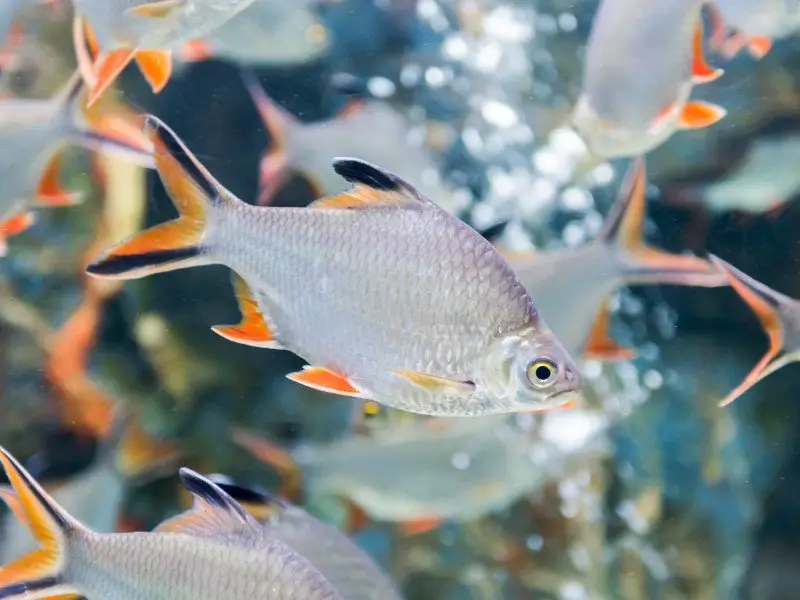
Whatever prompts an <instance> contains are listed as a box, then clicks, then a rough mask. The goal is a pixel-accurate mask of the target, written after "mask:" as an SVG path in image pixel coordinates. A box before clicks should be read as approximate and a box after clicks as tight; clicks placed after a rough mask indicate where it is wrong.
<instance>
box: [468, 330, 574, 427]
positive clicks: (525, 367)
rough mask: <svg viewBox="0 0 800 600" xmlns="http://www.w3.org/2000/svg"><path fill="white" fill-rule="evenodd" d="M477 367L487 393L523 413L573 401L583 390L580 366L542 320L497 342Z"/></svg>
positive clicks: (480, 383) (480, 381) (481, 384)
mask: <svg viewBox="0 0 800 600" xmlns="http://www.w3.org/2000/svg"><path fill="white" fill-rule="evenodd" d="M477 368H478V370H479V371H480V373H479V374H478V376H477V377H476V378H475V381H476V383H477V384H478V386H479V387H480V388H482V389H483V391H484V393H486V394H487V395H489V396H494V397H495V398H496V399H497V400H499V401H501V402H503V403H505V404H507V405H510V406H512V407H513V408H514V409H515V410H518V411H520V412H527V411H537V410H545V409H550V408H553V407H558V406H562V405H564V404H566V403H569V402H573V401H575V400H576V399H577V396H578V392H579V391H580V389H581V376H580V371H579V369H578V365H576V364H575V362H574V361H573V360H572V357H571V356H570V355H569V353H568V352H567V351H566V350H565V349H564V347H563V346H562V345H561V342H560V341H559V340H558V339H557V338H556V336H555V335H554V334H553V333H552V332H551V331H550V330H549V329H548V328H546V327H545V326H544V324H543V323H542V322H541V321H539V326H537V327H535V328H530V329H527V330H524V331H522V332H516V333H514V334H512V335H507V336H506V337H504V338H502V339H500V340H498V341H497V342H495V343H494V344H493V346H492V347H490V349H489V352H488V354H487V356H486V359H485V360H484V361H480V362H479V363H478V367H477Z"/></svg>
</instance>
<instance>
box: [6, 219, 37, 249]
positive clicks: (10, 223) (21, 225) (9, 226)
mask: <svg viewBox="0 0 800 600" xmlns="http://www.w3.org/2000/svg"><path fill="white" fill-rule="evenodd" d="M35 222H36V215H35V214H34V213H32V212H30V211H28V212H23V213H19V214H17V215H14V216H13V217H9V218H8V219H6V220H5V221H3V222H2V223H0V256H5V255H6V252H7V248H6V240H7V239H8V238H10V237H13V236H15V235H19V234H20V233H22V232H23V231H25V230H26V229H28V228H30V227H31V225H33V224H34V223H35Z"/></svg>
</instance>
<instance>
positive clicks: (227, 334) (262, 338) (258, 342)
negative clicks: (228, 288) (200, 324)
mask: <svg viewBox="0 0 800 600" xmlns="http://www.w3.org/2000/svg"><path fill="white" fill-rule="evenodd" d="M233 288H234V291H235V292H236V300H237V302H238V303H239V311H241V313H242V320H241V322H240V323H239V324H238V325H216V326H214V327H212V328H211V330H212V331H213V332H214V333H216V334H218V335H221V336H222V337H224V338H225V339H227V340H230V341H232V342H236V343H238V344H245V345H248V346H256V347H257V348H272V349H276V350H278V349H280V348H281V345H280V344H279V343H278V342H277V341H276V340H275V336H274V335H273V333H272V332H271V331H270V329H269V326H268V325H267V322H266V320H265V319H264V315H263V314H262V313H261V308H259V306H258V301H257V300H256V299H255V296H254V295H253V292H252V291H251V290H250V287H249V286H248V285H247V282H245V280H244V279H242V278H241V277H239V276H235V277H234V280H233Z"/></svg>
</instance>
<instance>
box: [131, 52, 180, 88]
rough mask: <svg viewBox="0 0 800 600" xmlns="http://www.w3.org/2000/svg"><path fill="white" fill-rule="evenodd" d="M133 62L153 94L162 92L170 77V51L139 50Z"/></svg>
mask: <svg viewBox="0 0 800 600" xmlns="http://www.w3.org/2000/svg"><path fill="white" fill-rule="evenodd" d="M135 60H136V64H137V65H138V66H139V70H140V71H141V72H142V75H144V78H145V79H147V83H149V84H150V88H151V89H152V90H153V93H154V94H157V93H158V92H160V91H161V90H163V89H164V86H166V85H167V82H168V81H169V77H170V75H172V51H171V50H139V51H137V52H136V57H135Z"/></svg>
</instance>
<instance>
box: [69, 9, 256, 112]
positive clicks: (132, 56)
mask: <svg viewBox="0 0 800 600" xmlns="http://www.w3.org/2000/svg"><path fill="white" fill-rule="evenodd" d="M253 1H254V0H75V11H76V25H75V29H74V33H75V44H76V49H77V54H78V59H79V64H80V65H81V73H82V74H83V76H84V79H85V80H86V82H87V84H90V85H91V86H92V91H91V94H90V95H89V104H90V105H91V104H93V103H94V102H95V101H96V100H97V98H99V96H100V95H101V94H102V93H103V92H104V91H105V90H106V89H107V88H108V87H109V86H110V85H111V84H112V83H113V82H114V80H115V79H116V78H117V76H118V75H119V74H120V73H121V72H122V71H123V69H125V67H126V66H127V65H128V64H129V63H130V62H131V61H135V62H136V64H137V65H138V67H139V69H140V70H141V71H142V74H143V75H144V76H145V78H146V79H147V81H148V83H150V86H151V87H152V89H153V91H154V92H159V91H161V90H162V89H163V88H164V86H165V85H166V84H167V81H168V80H169V77H170V73H171V72H172V50H173V49H174V48H179V47H181V46H182V45H183V44H185V43H187V42H190V41H192V40H194V39H197V38H200V37H202V36H204V35H207V34H209V33H211V32H212V31H214V29H216V28H217V27H220V26H221V25H223V24H224V23H226V22H227V21H228V20H230V19H232V18H233V17H234V16H235V15H236V14H238V13H239V12H241V11H243V10H244V9H246V8H247V7H248V6H250V5H251V4H252V3H253ZM87 27H88V28H89V30H88V31H87ZM87 38H88V39H87ZM87 42H91V45H92V47H93V50H94V52H95V53H97V56H96V57H94V60H93V64H89V62H90V61H89V59H88V58H87V57H86V55H85V53H84V49H85V47H86V45H87Z"/></svg>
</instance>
